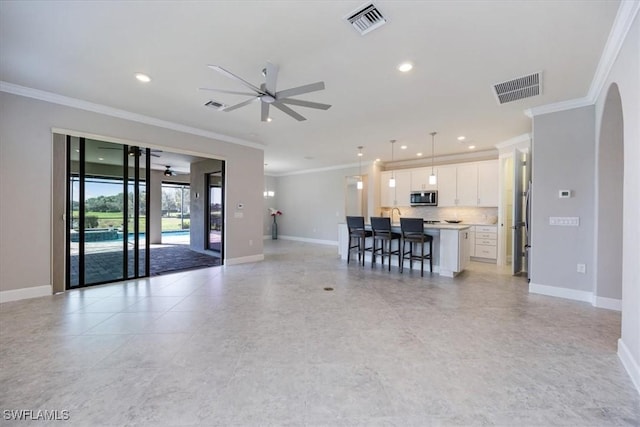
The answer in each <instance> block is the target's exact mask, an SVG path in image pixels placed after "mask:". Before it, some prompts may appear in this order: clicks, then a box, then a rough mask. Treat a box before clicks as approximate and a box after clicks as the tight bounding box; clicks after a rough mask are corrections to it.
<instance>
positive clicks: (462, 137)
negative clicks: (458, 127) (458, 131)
mask: <svg viewBox="0 0 640 427" xmlns="http://www.w3.org/2000/svg"><path fill="white" fill-rule="evenodd" d="M465 139H467V138H466V137H464V136H459V137H458V141H464V140H465Z"/></svg>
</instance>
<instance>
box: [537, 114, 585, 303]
mask: <svg viewBox="0 0 640 427" xmlns="http://www.w3.org/2000/svg"><path fill="white" fill-rule="evenodd" d="M533 135H534V137H533V144H532V154H533V160H534V161H533V168H532V183H533V186H532V196H531V203H532V204H531V206H532V210H531V232H532V240H531V272H530V277H531V282H532V283H533V284H536V285H545V286H555V287H561V288H569V289H573V290H580V291H587V292H592V291H593V288H594V276H593V270H594V268H593V267H594V263H593V245H594V236H593V229H594V191H595V188H594V181H595V118H594V107H593V106H589V107H583V108H576V109H573V110H567V111H561V112H557V113H551V114H544V115H540V116H535V117H534V120H533ZM558 190H571V191H572V192H573V197H571V198H569V199H560V198H559V197H558ZM552 216H561V217H563V216H565V217H576V216H577V217H580V226H579V227H562V226H551V225H549V217H552ZM578 263H580V264H586V274H581V273H577V272H576V267H577V264H578Z"/></svg>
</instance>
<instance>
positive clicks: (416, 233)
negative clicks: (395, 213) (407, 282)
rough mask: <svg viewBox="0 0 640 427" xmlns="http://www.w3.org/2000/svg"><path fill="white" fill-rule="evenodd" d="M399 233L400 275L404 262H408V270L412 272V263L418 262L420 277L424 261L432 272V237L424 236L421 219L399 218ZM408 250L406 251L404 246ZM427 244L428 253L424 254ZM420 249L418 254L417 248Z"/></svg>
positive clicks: (422, 273)
mask: <svg viewBox="0 0 640 427" xmlns="http://www.w3.org/2000/svg"><path fill="white" fill-rule="evenodd" d="M400 231H401V234H402V256H401V260H400V273H402V270H403V266H402V265H403V264H404V260H405V259H408V260H409V270H413V261H420V276H424V260H425V259H428V260H429V271H430V272H433V257H432V255H433V237H432V236H429V235H428V234H424V220H423V219H422V218H400ZM407 243H408V244H409V250H408V251H407V250H406V244H407ZM426 243H428V244H429V253H428V254H425V253H424V247H425V244H426ZM415 246H419V247H420V253H419V254H418V253H417V251H414V249H417V247H415Z"/></svg>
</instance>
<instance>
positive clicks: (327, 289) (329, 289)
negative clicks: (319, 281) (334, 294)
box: [324, 288, 333, 291]
mask: <svg viewBox="0 0 640 427" xmlns="http://www.w3.org/2000/svg"><path fill="white" fill-rule="evenodd" d="M324 290H325V291H332V290H333V288H324Z"/></svg>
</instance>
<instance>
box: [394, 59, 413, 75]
mask: <svg viewBox="0 0 640 427" xmlns="http://www.w3.org/2000/svg"><path fill="white" fill-rule="evenodd" d="M412 68H413V64H412V63H411V62H403V63H402V64H400V65H398V71H402V72H403V73H406V72H408V71H411V69H412Z"/></svg>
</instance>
